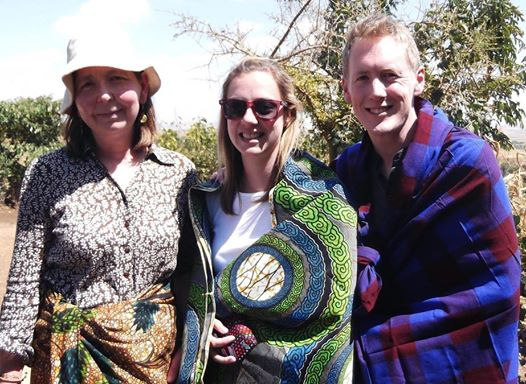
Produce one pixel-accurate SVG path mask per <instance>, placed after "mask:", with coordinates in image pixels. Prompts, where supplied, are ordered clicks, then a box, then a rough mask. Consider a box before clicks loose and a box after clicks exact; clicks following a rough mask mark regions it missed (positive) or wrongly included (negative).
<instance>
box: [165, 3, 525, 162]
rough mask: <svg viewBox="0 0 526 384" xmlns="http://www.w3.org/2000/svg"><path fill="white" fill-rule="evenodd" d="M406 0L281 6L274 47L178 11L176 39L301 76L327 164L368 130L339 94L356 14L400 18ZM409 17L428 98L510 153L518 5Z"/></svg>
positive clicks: (520, 72) (432, 9)
mask: <svg viewBox="0 0 526 384" xmlns="http://www.w3.org/2000/svg"><path fill="white" fill-rule="evenodd" d="M405 2H406V1H405V0H370V1H369V0H361V1H347V0H329V1H324V2H313V1H311V0H303V1H301V0H288V1H285V0H278V1H277V5H278V7H277V9H279V12H277V15H272V16H271V17H272V21H273V22H274V23H273V25H274V26H275V27H274V29H273V30H272V31H271V33H270V36H271V37H273V38H274V39H275V44H274V46H272V47H270V48H269V47H264V48H260V46H259V45H256V44H251V43H250V39H249V35H250V32H251V31H244V30H241V29H240V28H239V27H237V26H235V27H233V28H225V27H223V26H222V27H214V26H213V25H210V24H209V23H206V22H205V21H202V20H199V19H197V18H194V17H191V16H188V15H183V14H179V15H176V20H175V22H174V23H173V27H174V29H175V31H176V32H175V37H177V36H180V35H182V34H191V35H193V36H195V37H196V39H200V38H202V37H205V38H209V39H210V40H211V41H212V42H214V43H215V46H216V47H217V49H216V51H214V52H213V54H212V57H213V58H217V57H220V56H225V55H231V56H244V55H255V56H263V57H270V58H273V59H275V60H277V61H278V62H280V63H281V64H282V65H283V66H284V67H285V68H286V69H287V70H288V71H289V73H290V74H291V75H292V76H293V77H294V78H295V80H296V86H297V88H298V94H299V97H300V99H301V100H302V101H303V103H304V106H305V111H306V112H307V115H308V119H307V120H308V121H310V123H311V124H312V129H310V130H309V131H308V133H307V135H308V136H309V137H308V138H307V140H306V141H305V143H306V145H308V144H309V143H315V142H316V140H321V141H323V142H324V143H325V146H326V148H327V157H328V158H329V159H332V158H334V156H335V155H336V154H337V153H338V152H340V150H341V149H342V148H343V147H345V146H346V145H348V144H349V143H352V142H355V141H356V140H358V139H359V137H361V132H362V131H361V127H360V125H359V124H358V123H357V121H356V120H355V119H354V117H353V114H352V112H351V108H350V106H349V105H347V104H346V103H345V102H344V100H343V98H342V90H341V88H340V85H339V84H340V79H341V54H342V48H343V45H344V41H345V34H346V32H347V30H348V29H349V27H350V26H351V24H352V23H353V22H355V21H356V20H357V19H358V18H360V17H362V16H364V15H366V14H369V13H371V12H376V11H381V12H385V13H388V14H393V15H395V16H396V15H397V11H398V8H399V7H400V6H401V5H403V4H404V3H405ZM421 15H422V16H419V17H420V18H421V19H420V20H411V21H408V25H409V27H410V28H413V29H414V32H415V39H416V40H417V44H418V45H419V47H420V48H421V49H422V59H423V62H424V63H425V64H426V69H427V72H428V74H429V81H428V84H427V91H426V95H427V96H428V97H429V98H430V99H431V101H433V102H434V103H435V104H437V105H438V106H440V107H442V108H443V109H444V110H445V111H446V113H448V114H449V115H450V116H451V117H452V118H453V119H454V120H455V121H456V122H457V123H458V124H459V125H461V126H465V127H467V128H469V129H471V130H473V131H474V132H476V133H478V134H479V135H481V136H483V137H484V138H486V139H488V140H490V141H493V142H497V143H500V144H502V145H503V146H504V147H508V146H509V144H510V142H509V139H508V138H507V137H506V136H505V135H504V134H502V133H501V132H500V131H499V129H498V128H499V124H501V123H507V124H510V125H518V124H522V119H523V118H524V117H525V113H524V111H523V110H522V109H521V108H520V106H519V104H518V103H517V102H515V101H513V99H512V97H513V95H515V94H517V93H519V92H521V91H523V90H524V89H525V88H526V85H525V83H526V81H525V80H526V77H525V76H526V75H525V69H526V66H525V64H524V63H519V62H518V61H517V55H518V53H519V51H520V50H521V49H522V48H523V42H522V36H523V32H522V31H521V30H520V28H519V27H518V23H519V22H520V21H521V20H522V18H523V16H522V14H521V13H520V11H519V10H518V9H517V8H516V7H515V6H513V5H512V4H511V1H510V0H502V1H501V0H488V1H484V2H482V1H477V0H436V1H433V2H431V3H430V4H429V6H428V8H427V9H425V10H424V11H423V12H422V13H421Z"/></svg>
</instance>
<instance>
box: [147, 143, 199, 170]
mask: <svg viewBox="0 0 526 384" xmlns="http://www.w3.org/2000/svg"><path fill="white" fill-rule="evenodd" d="M151 153H152V154H153V155H154V156H155V157H156V158H157V159H158V160H159V161H160V162H162V163H164V164H169V165H175V164H177V165H179V166H181V165H182V166H183V167H184V168H186V169H195V164H194V163H193V162H192V160H190V159H189V158H188V157H186V156H185V155H183V154H182V153H180V152H176V151H173V150H171V149H167V148H164V147H160V146H158V145H155V146H153V147H152V150H151Z"/></svg>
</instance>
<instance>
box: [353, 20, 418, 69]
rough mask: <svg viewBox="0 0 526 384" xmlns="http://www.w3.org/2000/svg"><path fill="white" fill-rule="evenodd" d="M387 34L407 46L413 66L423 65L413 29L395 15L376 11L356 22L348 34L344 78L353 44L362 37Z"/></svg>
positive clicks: (415, 67) (410, 62)
mask: <svg viewBox="0 0 526 384" xmlns="http://www.w3.org/2000/svg"><path fill="white" fill-rule="evenodd" d="M385 36H391V37H392V38H394V39H395V40H397V41H399V42H400V43H402V44H404V45H405V46H406V48H407V50H406V53H407V60H408V62H409V65H410V66H411V68H413V69H414V70H417V69H418V68H419V67H420V66H421V62H420V52H419V51H418V47H417V45H416V42H415V39H414V38H413V35H412V34H411V31H409V29H408V28H407V27H406V26H405V25H404V24H402V23H401V22H399V21H397V20H395V19H394V18H393V17H391V16H388V15H384V14H381V13H376V14H373V15H370V16H367V17H365V18H363V19H361V20H359V21H358V22H356V23H355V24H354V25H353V27H351V29H350V30H349V32H348V34H347V39H346V44H345V48H344V50H343V78H344V79H345V78H347V76H348V75H349V58H350V56H351V48H352V46H353V44H354V43H355V42H357V41H358V40H361V39H366V38H375V37H385Z"/></svg>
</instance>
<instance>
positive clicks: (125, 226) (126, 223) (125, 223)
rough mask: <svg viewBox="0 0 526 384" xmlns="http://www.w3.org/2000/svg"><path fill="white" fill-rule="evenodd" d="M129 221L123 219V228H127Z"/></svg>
mask: <svg viewBox="0 0 526 384" xmlns="http://www.w3.org/2000/svg"><path fill="white" fill-rule="evenodd" d="M129 227H130V222H129V221H128V220H124V228H129Z"/></svg>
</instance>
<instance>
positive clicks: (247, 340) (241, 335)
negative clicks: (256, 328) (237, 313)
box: [221, 324, 257, 361]
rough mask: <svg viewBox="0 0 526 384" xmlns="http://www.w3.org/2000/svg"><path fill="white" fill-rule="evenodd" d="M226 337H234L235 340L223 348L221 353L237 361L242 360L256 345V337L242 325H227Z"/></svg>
mask: <svg viewBox="0 0 526 384" xmlns="http://www.w3.org/2000/svg"><path fill="white" fill-rule="evenodd" d="M227 327H228V335H233V336H235V338H236V339H235V340H234V341H233V342H232V343H231V344H229V345H227V346H226V347H223V348H222V349H221V353H222V354H223V355H225V356H234V357H235V358H236V360H237V361H240V360H242V359H243V358H244V357H245V356H246V354H247V353H249V352H250V350H251V349H252V348H254V347H255V346H256V344H257V340H256V336H254V333H252V330H251V329H250V328H249V327H247V326H246V325H244V324H228V325H227Z"/></svg>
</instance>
